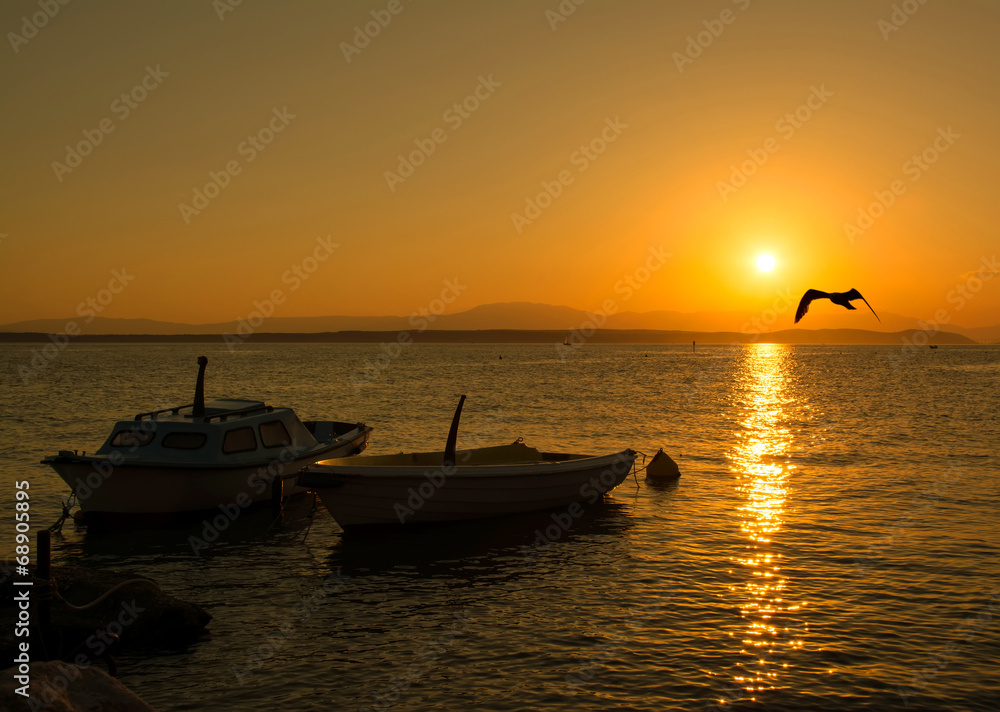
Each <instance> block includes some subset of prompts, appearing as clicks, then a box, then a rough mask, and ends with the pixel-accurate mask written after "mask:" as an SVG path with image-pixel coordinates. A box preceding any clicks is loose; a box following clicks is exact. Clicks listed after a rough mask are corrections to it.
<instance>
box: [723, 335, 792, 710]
mask: <svg viewBox="0 0 1000 712" xmlns="http://www.w3.org/2000/svg"><path fill="white" fill-rule="evenodd" d="M789 359H790V355H789V351H788V349H787V347H784V346H781V345H779V344H754V345H752V346H750V347H748V348H746V349H744V350H743V353H742V357H741V362H740V364H739V365H738V367H737V369H736V382H735V383H734V391H735V393H734V396H735V399H734V400H735V404H736V405H737V406H738V407H740V415H739V418H740V420H739V428H738V430H737V432H736V433H734V435H735V438H734V440H735V444H734V446H733V448H732V450H731V451H730V453H729V459H730V462H731V467H732V470H733V472H734V474H735V475H736V478H737V481H736V488H737V493H738V494H739V496H740V499H741V501H742V502H741V504H740V505H739V507H738V508H737V516H738V519H739V527H740V531H741V533H742V535H743V536H745V537H746V555H745V556H743V557H733V563H734V564H735V565H736V566H734V569H733V573H734V574H735V573H738V572H739V571H743V572H744V573H745V574H746V580H745V582H744V583H742V584H736V585H733V586H732V587H731V591H732V592H733V593H734V595H735V596H736V599H737V603H738V605H739V607H740V614H741V615H742V617H743V619H744V620H745V622H746V628H745V630H744V633H743V638H742V643H743V645H742V649H741V651H740V652H741V653H743V654H744V655H745V656H746V657H747V660H746V661H745V662H744V663H743V664H742V665H740V667H741V668H742V674H736V675H735V676H734V678H735V684H736V685H738V686H739V687H741V688H743V689H744V690H746V692H747V693H748V695H749V696H750V697H751V698H754V699H755V695H756V694H758V693H760V692H763V691H765V690H771V689H774V688H775V687H776V685H777V684H778V681H779V676H780V673H781V670H782V669H784V668H787V667H788V663H787V662H785V661H784V656H785V653H787V652H789V651H790V650H792V649H796V648H800V647H801V646H802V640H799V639H796V638H795V636H794V635H793V634H792V633H791V631H790V630H789V628H788V627H787V626H785V625H782V624H778V623H776V620H775V619H776V618H779V619H781V621H783V622H784V623H788V622H790V621H789V620H788V619H789V614H791V615H794V611H797V610H798V609H799V605H796V604H793V603H791V602H790V601H788V599H787V597H786V594H785V585H786V579H785V577H784V576H783V575H782V573H781V570H782V562H781V555H780V554H777V553H775V552H774V550H773V549H774V547H773V546H772V539H773V538H774V536H775V535H776V534H777V533H778V532H780V531H781V526H782V522H783V518H782V515H783V512H784V506H785V499H786V497H787V493H788V487H789V478H790V477H791V475H792V470H793V469H794V466H793V465H791V464H789V462H788V454H789V452H790V450H791V445H792V440H793V436H792V433H791V431H790V429H789V427H788V423H787V420H788V412H787V407H788V405H789V403H790V399H791V395H790V394H789V391H788V380H789V378H788V373H787V371H788V368H789Z"/></svg>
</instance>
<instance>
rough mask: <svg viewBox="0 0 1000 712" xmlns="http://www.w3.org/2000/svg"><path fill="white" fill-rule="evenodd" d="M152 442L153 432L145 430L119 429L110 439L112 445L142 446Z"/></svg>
mask: <svg viewBox="0 0 1000 712" xmlns="http://www.w3.org/2000/svg"><path fill="white" fill-rule="evenodd" d="M151 442H153V433H152V432H148V431H146V430H131V429H128V430H119V431H118V432H117V433H115V437H114V438H113V439H112V440H111V445H112V447H142V446H143V445H149V444H150V443H151Z"/></svg>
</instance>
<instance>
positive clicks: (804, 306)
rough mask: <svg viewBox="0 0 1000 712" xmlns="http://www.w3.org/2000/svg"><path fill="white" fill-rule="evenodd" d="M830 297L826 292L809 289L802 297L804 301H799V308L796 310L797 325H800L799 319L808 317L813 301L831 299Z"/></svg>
mask: <svg viewBox="0 0 1000 712" xmlns="http://www.w3.org/2000/svg"><path fill="white" fill-rule="evenodd" d="M829 296H830V295H829V294H828V293H826V292H821V291H819V290H818V289H808V290H806V293H805V294H803V295H802V299H801V300H800V301H799V308H798V309H796V310H795V323H796V324H798V323H799V319H801V318H802V317H804V316H805V315H806V312H807V311H809V303H810V302H812V300H813V299H823V298H826V297H829Z"/></svg>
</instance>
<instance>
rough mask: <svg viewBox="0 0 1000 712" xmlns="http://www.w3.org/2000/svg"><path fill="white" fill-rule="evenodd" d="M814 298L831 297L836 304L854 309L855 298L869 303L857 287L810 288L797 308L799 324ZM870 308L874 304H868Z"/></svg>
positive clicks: (880, 321)
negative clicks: (831, 290) (840, 288)
mask: <svg viewBox="0 0 1000 712" xmlns="http://www.w3.org/2000/svg"><path fill="white" fill-rule="evenodd" d="M814 299H829V300H830V301H831V302H833V303H834V304H839V305H840V306H842V307H844V308H845V309H851V310H854V309H855V308H856V307H853V306H851V302H852V301H854V300H855V299H860V300H861V301H863V302H864V303H865V304H868V300H867V299H865V298H864V297H862V296H861V292H859V291H858V290H856V289H852V290H851V291H849V292H821V291H820V290H818V289H810V290H808V291H806V293H805V294H803V295H802V301H800V302H799V308H798V309H796V310H795V323H796V324H798V323H799V320H800V319H801V318H802V317H804V316H805V315H806V312H807V311H809V304H810V303H811V302H812V300H814ZM868 308H869V309H872V305H871V304H868ZM872 314H875V310H874V309H872ZM875 318H876V319H878V314H875ZM878 320H879V323H880V324H881V323H882V320H881V319H878Z"/></svg>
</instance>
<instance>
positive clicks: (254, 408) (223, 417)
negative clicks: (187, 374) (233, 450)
mask: <svg viewBox="0 0 1000 712" xmlns="http://www.w3.org/2000/svg"><path fill="white" fill-rule="evenodd" d="M193 407H194V403H188V404H187V405H178V406H174V407H173V408H162V409H161V410H151V411H150V412H148V413H139V414H138V415H137V416H135V419H136V420H142V419H143V418H150V419H151V420H155V419H156V416H158V415H162V414H163V413H171V414H172V415H177V414H178V413H179V412H180V411H182V410H184V409H185V408H193ZM259 410H262V411H264V412H266V413H270V412H272V411H273V410H274V406H273V405H255V406H250V407H249V408H240V409H239V410H224V411H221V412H219V413H212V414H211V415H205V416H204V421H205V422H206V423H208V422H211V421H212V420H214V419H215V418H218V419H219V422H223V423H224V422H225V421H226V419H227V418H229V417H232V416H236V415H246V414H247V413H253V412H255V411H259Z"/></svg>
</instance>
